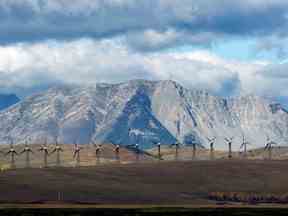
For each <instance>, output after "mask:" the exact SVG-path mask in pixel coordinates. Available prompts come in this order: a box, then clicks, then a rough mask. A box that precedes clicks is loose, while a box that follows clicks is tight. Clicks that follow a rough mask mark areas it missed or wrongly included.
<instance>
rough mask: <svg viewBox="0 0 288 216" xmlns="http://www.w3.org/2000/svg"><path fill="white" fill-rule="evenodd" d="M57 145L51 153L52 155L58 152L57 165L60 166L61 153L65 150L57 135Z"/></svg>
mask: <svg viewBox="0 0 288 216" xmlns="http://www.w3.org/2000/svg"><path fill="white" fill-rule="evenodd" d="M55 143H56V145H55V147H54V149H53V150H52V152H51V153H50V154H49V155H52V154H54V153H55V152H56V166H57V167H60V166H61V159H60V153H61V152H63V149H62V148H61V146H60V145H59V144H58V138H57V137H56V140H55Z"/></svg>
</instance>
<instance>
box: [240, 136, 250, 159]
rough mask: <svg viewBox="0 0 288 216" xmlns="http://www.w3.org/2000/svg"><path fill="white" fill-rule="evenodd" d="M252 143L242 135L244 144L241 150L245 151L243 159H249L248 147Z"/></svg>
mask: <svg viewBox="0 0 288 216" xmlns="http://www.w3.org/2000/svg"><path fill="white" fill-rule="evenodd" d="M249 144H250V143H249V142H248V141H247V140H246V139H245V135H244V134H243V135H242V143H241V146H240V150H241V149H243V157H244V158H247V145H249Z"/></svg>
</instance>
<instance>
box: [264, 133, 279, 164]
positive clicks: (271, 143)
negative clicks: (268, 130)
mask: <svg viewBox="0 0 288 216" xmlns="http://www.w3.org/2000/svg"><path fill="white" fill-rule="evenodd" d="M275 145H277V143H275V142H274V141H272V140H271V139H270V137H269V136H267V142H266V145H265V148H264V150H265V151H268V159H269V160H272V149H273V146H275Z"/></svg>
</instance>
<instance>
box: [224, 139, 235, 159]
mask: <svg viewBox="0 0 288 216" xmlns="http://www.w3.org/2000/svg"><path fill="white" fill-rule="evenodd" d="M233 139H234V137H230V138H225V140H226V142H227V144H228V158H229V159H232V142H233Z"/></svg>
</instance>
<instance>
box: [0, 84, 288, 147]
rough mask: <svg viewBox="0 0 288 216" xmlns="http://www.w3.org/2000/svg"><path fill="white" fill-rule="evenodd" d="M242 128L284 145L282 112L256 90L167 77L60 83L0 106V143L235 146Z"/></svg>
mask: <svg viewBox="0 0 288 216" xmlns="http://www.w3.org/2000/svg"><path fill="white" fill-rule="evenodd" d="M242 135H245V136H246V138H247V140H248V141H249V142H250V143H251V146H250V147H251V148H252V147H253V148H256V147H262V146H263V145H264V144H265V142H266V136H270V137H271V139H273V140H274V141H276V142H278V143H279V144H281V145H286V141H287V140H288V113H287V112H286V111H285V110H284V109H283V108H282V107H281V105H279V104H276V103H273V102H271V101H269V100H267V99H265V98H261V97H258V96H252V95H249V96H240V97H238V98H231V99H225V98H221V97H217V96H214V95H211V94H209V93H208V92H205V91H202V90H195V89H186V88H183V87H182V86H181V85H179V84H178V83H176V82H174V81H145V80H133V81H129V82H126V83H120V84H96V85H94V86H62V87H55V88H51V89H49V90H48V91H46V92H43V93H41V94H36V95H33V96H31V97H28V98H26V99H24V100H23V101H21V102H20V103H18V104H16V105H14V106H12V107H10V108H9V109H6V110H3V111H2V112H0V143H7V142H9V140H10V139H13V140H14V142H15V143H23V142H25V140H26V141H29V142H31V143H39V142H44V140H46V139H47V142H48V143H53V142H55V140H56V139H58V142H61V143H74V142H78V143H82V144H84V143H91V142H102V143H105V142H106V143H107V142H113V143H115V144H121V145H129V144H134V143H139V144H140V145H141V147H143V148H149V147H152V145H153V143H154V142H161V143H163V144H171V143H174V142H175V141H176V140H179V141H180V142H181V143H183V144H187V145H189V144H192V143H193V142H196V143H197V144H198V145H199V146H203V147H208V143H207V139H206V137H213V136H215V137H217V142H216V143H215V147H216V148H218V149H225V148H227V144H226V143H225V142H224V138H225V137H232V136H234V145H233V147H234V150H238V149H239V145H240V142H241V140H242Z"/></svg>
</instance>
